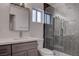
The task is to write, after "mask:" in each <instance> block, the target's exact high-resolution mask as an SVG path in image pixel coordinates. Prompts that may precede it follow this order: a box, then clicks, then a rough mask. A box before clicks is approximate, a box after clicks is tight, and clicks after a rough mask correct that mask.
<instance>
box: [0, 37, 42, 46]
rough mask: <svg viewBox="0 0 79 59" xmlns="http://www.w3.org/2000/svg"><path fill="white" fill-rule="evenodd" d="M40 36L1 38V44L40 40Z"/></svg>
mask: <svg viewBox="0 0 79 59" xmlns="http://www.w3.org/2000/svg"><path fill="white" fill-rule="evenodd" d="M39 40H41V39H40V38H33V37H27V38H16V39H5V40H4V39H3V40H0V45H5V44H14V43H21V42H30V41H39Z"/></svg>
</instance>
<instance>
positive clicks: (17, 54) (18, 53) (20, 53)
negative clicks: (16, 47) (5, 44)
mask: <svg viewBox="0 0 79 59" xmlns="http://www.w3.org/2000/svg"><path fill="white" fill-rule="evenodd" d="M12 55H13V56H27V52H26V51H21V52H16V53H14V54H12Z"/></svg>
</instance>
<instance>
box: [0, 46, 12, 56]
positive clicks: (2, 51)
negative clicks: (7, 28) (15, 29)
mask: <svg viewBox="0 0 79 59" xmlns="http://www.w3.org/2000/svg"><path fill="white" fill-rule="evenodd" d="M0 56H11V45H0Z"/></svg>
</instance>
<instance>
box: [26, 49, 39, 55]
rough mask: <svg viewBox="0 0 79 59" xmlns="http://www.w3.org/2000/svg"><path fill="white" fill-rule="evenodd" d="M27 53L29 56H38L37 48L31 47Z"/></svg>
mask: <svg viewBox="0 0 79 59" xmlns="http://www.w3.org/2000/svg"><path fill="white" fill-rule="evenodd" d="M27 54H28V56H38V52H37V49H30V50H28V53H27Z"/></svg>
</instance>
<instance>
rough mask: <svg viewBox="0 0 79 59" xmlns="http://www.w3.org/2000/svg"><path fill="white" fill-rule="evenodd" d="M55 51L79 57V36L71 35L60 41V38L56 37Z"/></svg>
mask: <svg viewBox="0 0 79 59" xmlns="http://www.w3.org/2000/svg"><path fill="white" fill-rule="evenodd" d="M54 42H55V44H54V49H55V50H58V51H61V52H64V53H67V54H70V55H73V56H79V36H76V35H70V36H63V39H59V37H58V36H55V40H54Z"/></svg>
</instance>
